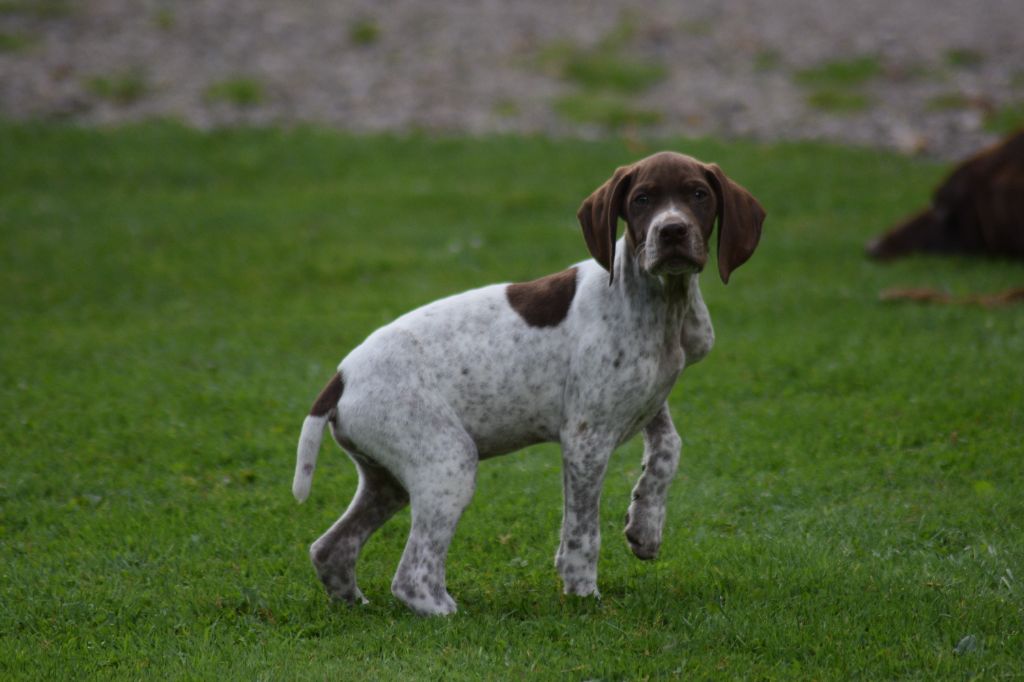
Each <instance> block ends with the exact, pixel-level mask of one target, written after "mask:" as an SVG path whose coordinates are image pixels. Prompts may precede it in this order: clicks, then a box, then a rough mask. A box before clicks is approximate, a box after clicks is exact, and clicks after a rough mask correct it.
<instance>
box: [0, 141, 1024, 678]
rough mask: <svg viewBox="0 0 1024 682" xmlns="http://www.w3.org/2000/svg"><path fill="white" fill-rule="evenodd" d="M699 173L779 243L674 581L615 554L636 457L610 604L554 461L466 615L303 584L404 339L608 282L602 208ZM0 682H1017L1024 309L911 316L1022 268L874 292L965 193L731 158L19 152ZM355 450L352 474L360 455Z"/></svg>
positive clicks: (486, 516) (510, 482) (477, 537)
mask: <svg viewBox="0 0 1024 682" xmlns="http://www.w3.org/2000/svg"><path fill="white" fill-rule="evenodd" d="M662 146H667V147H673V148H677V149H680V150H682V151H687V152H689V153H691V154H693V155H695V156H698V157H700V158H702V159H705V160H714V161H717V162H718V163H720V164H721V165H722V167H723V168H724V169H726V171H727V172H729V173H730V175H732V176H733V177H734V178H735V179H737V180H738V181H739V182H741V183H742V184H744V185H745V186H746V187H747V188H748V189H750V190H751V191H752V192H753V193H754V194H755V195H756V196H757V197H758V198H759V199H760V200H761V202H762V203H763V205H764V206H765V207H766V209H767V210H768V216H769V217H768V221H767V223H766V226H765V234H764V238H763V240H762V246H761V248H760V249H759V250H758V252H757V253H756V254H755V255H754V257H753V259H752V260H751V262H750V263H748V264H747V265H745V266H744V267H742V268H741V269H740V270H738V271H737V272H736V273H735V274H734V277H733V280H732V282H731V283H730V284H729V286H728V287H724V286H722V285H721V283H720V282H718V280H717V276H716V273H714V272H712V271H709V272H708V273H707V274H706V275H705V277H704V278H703V280H704V281H703V289H704V295H705V299H706V300H707V302H708V306H709V308H710V310H711V313H712V316H713V318H714V322H715V328H716V332H717V337H718V341H717V346H716V347H715V350H714V352H713V353H712V354H711V355H710V356H709V357H708V359H706V360H705V361H704V362H702V363H701V364H699V365H697V366H695V367H693V368H691V369H690V370H689V371H687V372H686V373H685V374H684V375H683V377H682V379H681V381H680V382H679V384H678V385H677V387H676V390H675V391H674V392H673V394H672V398H671V402H672V407H673V412H674V415H675V418H676V423H677V425H678V427H679V429H680V432H681V434H682V436H683V441H684V446H683V457H682V463H681V466H680V475H679V477H678V478H677V479H676V482H675V484H674V486H673V488H672V494H671V498H670V508H669V517H668V522H667V529H666V537H665V543H664V546H663V548H662V553H661V556H660V557H659V559H658V560H657V561H656V562H653V563H643V562H639V561H637V560H636V559H634V558H633V557H632V555H631V554H630V552H629V550H628V548H627V546H626V543H625V541H624V539H623V538H622V535H621V529H622V519H623V516H624V513H625V510H626V507H627V504H628V499H629V491H630V488H631V486H632V484H633V482H634V481H635V479H636V477H637V475H638V474H639V462H640V449H641V447H640V443H639V440H638V439H637V440H635V441H634V442H631V443H629V444H627V445H626V446H624V447H622V448H621V449H620V450H619V451H618V452H617V453H616V455H615V456H614V457H613V458H612V463H611V466H610V469H609V473H608V477H607V481H606V485H605V489H604V491H605V493H604V496H603V500H602V507H603V517H602V519H603V523H602V526H603V531H604V548H603V551H602V556H601V563H600V569H599V570H600V574H599V581H600V585H601V589H602V593H603V599H602V600H601V601H600V602H599V603H597V602H594V601H592V600H579V599H575V598H566V597H563V596H562V595H561V587H560V584H559V581H558V577H557V574H556V572H555V570H554V567H553V565H552V559H553V555H554V551H555V548H556V545H557V539H558V524H559V520H560V515H561V475H560V461H559V455H558V449H557V447H555V446H544V447H535V448H530V449H529V450H528V451H526V452H523V453H518V454H515V455H510V456H508V457H504V458H499V459H495V460H491V461H488V462H486V463H485V464H484V465H482V467H481V469H480V473H479V482H478V491H477V496H476V500H475V502H474V503H473V505H471V506H470V508H469V509H468V511H467V512H466V514H465V516H464V517H463V520H462V522H461V525H460V527H459V533H458V534H457V535H456V538H455V541H454V543H453V545H452V548H451V553H450V556H449V564H448V576H449V589H450V591H451V593H452V595H453V596H454V597H455V599H456V600H457V601H458V602H459V606H460V611H459V613H458V614H457V615H456V616H454V617H452V618H449V619H423V618H418V617H416V616H414V615H412V614H411V613H409V612H408V611H406V609H405V608H404V607H403V606H402V605H401V604H399V603H398V602H397V600H395V599H393V598H392V596H391V594H390V592H389V586H390V582H391V578H392V573H393V571H394V568H395V566H396V564H397V562H398V558H399V556H400V554H401V551H402V545H403V542H404V537H405V533H406V531H407V529H408V513H407V512H405V513H403V514H401V515H399V516H398V517H396V519H395V520H393V521H392V522H391V523H390V524H388V525H387V526H385V528H384V529H383V530H382V531H381V532H380V533H378V534H377V535H376V536H374V538H373V539H372V540H371V541H370V543H369V545H368V546H367V548H366V551H365V553H364V557H363V560H362V562H361V564H360V584H361V587H362V589H363V591H364V592H365V593H366V595H367V596H368V597H369V599H370V600H371V604H370V605H369V606H367V607H365V608H359V609H350V608H348V607H346V606H343V605H339V604H331V603H329V602H328V601H327V599H326V597H325V594H324V592H323V591H322V589H321V586H320V584H319V583H318V581H317V579H316V576H315V574H314V572H313V569H312V567H311V566H310V564H309V561H308V559H307V556H306V548H307V546H308V544H309V543H310V542H311V541H312V540H314V539H315V538H316V537H317V536H318V535H319V534H320V533H321V532H322V531H323V530H324V529H325V528H326V527H327V526H328V525H329V524H330V523H331V522H332V521H333V520H334V519H335V518H336V516H337V515H338V514H339V513H340V512H341V511H342V510H343V509H344V507H345V505H347V503H348V501H349V499H350V497H351V495H352V492H353V490H354V486H355V480H356V479H355V474H354V470H353V467H352V466H351V464H350V463H349V462H348V460H347V458H345V457H344V456H343V455H341V454H340V451H338V450H337V448H335V447H334V446H333V445H331V444H330V443H328V444H325V451H324V452H323V453H322V454H321V460H320V468H319V471H318V474H317V479H316V482H315V484H314V487H313V493H312V496H311V498H310V500H309V501H308V502H307V503H306V504H304V505H302V506H297V505H296V504H295V502H294V500H293V499H292V497H291V493H290V484H291V476H292V467H293V462H294V451H295V443H296V439H297V437H298V429H299V426H300V424H301V422H302V418H303V416H304V415H305V413H306V411H307V410H308V408H309V406H310V404H311V402H312V400H313V398H314V397H315V395H316V393H317V392H318V391H319V389H320V388H321V386H322V385H323V383H324V381H325V380H326V378H327V377H328V375H329V373H330V371H331V370H332V369H333V367H334V366H335V365H336V364H337V362H338V361H339V360H340V358H341V357H342V356H343V355H344V354H345V353H346V352H348V350H350V349H351V348H353V347H354V346H355V345H356V344H357V343H359V342H360V341H361V340H362V339H363V338H364V337H365V336H366V335H367V334H368V333H369V332H371V331H372V330H373V329H375V328H376V327H378V326H379V325H381V324H383V323H385V322H387V321H389V320H390V319H392V318H393V317H395V316H396V315H398V314H399V313H401V312H403V311H406V310H408V309H410V308H412V307H415V306H417V305H419V304H421V303H424V302H427V301H430V300H432V299H434V298H437V297H439V296H442V295H445V294H449V293H453V292H456V291H460V290H463V289H466V288H469V287H473V286H477V285H481V284H485V283H490V282H496V281H507V280H523V279H530V278H533V277H536V276H539V275H542V274H546V273H549V272H554V271H556V270H559V269H561V268H563V267H564V266H566V265H567V264H569V263H572V262H575V261H577V260H581V259H582V258H583V257H584V256H585V255H586V250H585V247H584V245H583V242H582V239H581V237H580V234H579V229H578V227H577V225H576V222H575V212H576V208H577V206H578V205H579V202H580V201H581V200H582V199H583V197H584V196H586V195H587V194H588V193H589V192H590V191H591V190H592V189H593V188H594V187H596V186H597V185H598V184H599V183H600V182H602V181H603V180H604V179H605V178H606V177H607V176H608V175H610V173H611V171H612V170H613V169H614V167H615V166H616V165H618V164H621V163H624V162H627V161H631V160H633V159H635V158H638V157H639V156H641V155H643V154H645V153H647V152H648V151H653V150H654V149H655V148H658V147H662ZM0 150H2V152H0V159H2V160H0V237H2V242H0V243H2V249H0V329H2V343H0V452H2V459H0V604H2V605H3V606H2V608H0V678H3V679H11V678H29V679H48V680H49V679H72V678H98V679H118V678H134V679H138V678H146V679H165V678H181V677H184V678H190V679H204V680H206V679H242V680H252V679H298V680H302V679H318V680H319V679H446V680H447V679H472V680H476V679H502V678H522V677H533V676H536V677H538V678H541V679H564V678H567V679H644V678H652V679H653V678H665V677H674V676H679V677H681V678H685V679H701V678H711V679H743V680H747V679H760V678H763V679H794V678H795V679H849V678H869V679H893V678H900V677H910V678H945V679H962V678H972V677H980V678H987V679H991V678H999V677H1013V676H1015V675H1021V674H1022V673H1021V671H1022V670H1024V634H1022V631H1024V582H1022V581H1024V444H1022V436H1024V370H1022V367H1024V308H1022V307H1020V306H1018V307H1010V308H1001V309H992V310H986V309H981V308H976V307H959V306H945V307H942V306H917V305H913V304H893V303H881V302H879V300H878V293H879V291H880V290H882V289H884V288H887V287H893V286H931V287H937V288H941V289H947V290H949V291H951V292H953V293H956V294H962V293H969V292H992V291H997V290H1000V289H1003V288H1006V287H1010V286H1016V285H1020V284H1022V283H1024V268H1022V267H1021V266H1020V265H1014V264H1010V263H1001V262H988V261H973V260H967V259H956V258H952V259H938V258H917V259H911V260H908V261H904V262H900V263H898V264H894V265H890V266H880V265H876V264H873V263H870V262H867V261H865V259H864V258H863V257H862V256H861V247H862V244H863V242H864V241H865V239H866V238H867V237H869V236H870V235H873V234H875V233H877V232H878V231H880V230H881V229H883V228H884V227H886V226H887V225H889V224H890V223H892V222H893V221H894V220H896V219H897V218H899V217H901V216H902V215H904V214H905V213H907V212H909V211H910V210H912V209H915V208H917V207H918V206H919V205H921V204H923V203H924V202H925V201H926V200H927V197H928V194H929V188H930V187H931V186H932V185H933V184H934V183H935V182H936V181H937V180H938V179H939V178H941V177H942V175H943V172H944V169H943V168H942V167H940V166H937V165H934V164H929V163H925V162H921V161H912V160H907V159H904V158H900V157H896V156H891V155H886V154H880V153H875V152H870V151H864V150H850V149H842V148H834V147H827V146H817V145H779V146H760V145H753V144H742V143H735V144H728V145H726V144H721V143H717V142H713V141H688V142H666V143H659V144H657V145H655V146H653V147H651V148H650V149H641V150H638V149H636V148H635V147H629V146H627V145H626V144H625V143H622V142H619V141H606V142H573V141H550V140H545V139H522V138H485V139H430V138H426V137H416V136H414V137H410V138H404V139H397V138H387V137H371V138H356V137H348V136H342V135H337V134H333V133H327V132H316V131H310V130H297V131H293V132H284V131H273V130H269V131H233V132H220V133H213V134H203V133H196V132H189V131H187V130H184V129H181V128H178V127H175V126H171V125H147V126H142V127H134V128H127V129H120V130H112V131H103V132H99V131H89V130H77V129H72V128H63V127H56V128H54V127H37V126H11V125H4V126H0ZM328 448H329V450H330V451H328Z"/></svg>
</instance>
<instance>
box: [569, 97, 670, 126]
mask: <svg viewBox="0 0 1024 682" xmlns="http://www.w3.org/2000/svg"><path fill="white" fill-rule="evenodd" d="M554 106H555V109H556V110H557V111H558V113H559V114H560V115H561V116H562V117H564V118H565V119H566V120H568V121H573V122H575V123H594V124H597V125H600V126H602V127H604V128H607V129H610V130H618V129H621V128H628V127H636V126H647V125H653V124H655V123H658V122H660V121H661V120H662V118H663V116H662V114H661V112H660V111H654V110H652V109H642V108H640V107H636V106H633V105H632V104H631V103H630V102H629V100H628V99H623V98H621V97H619V96H617V95H610V94H607V93H595V92H580V93H574V94H571V95H563V96H561V97H559V98H557V99H556V100H555V103H554Z"/></svg>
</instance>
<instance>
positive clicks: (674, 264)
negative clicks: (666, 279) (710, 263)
mask: <svg viewBox="0 0 1024 682" xmlns="http://www.w3.org/2000/svg"><path fill="white" fill-rule="evenodd" d="M648 269H649V270H650V272H651V273H652V274H655V275H693V274H696V273H699V272H701V271H702V270H704V263H703V262H701V261H699V260H697V259H696V258H694V257H693V256H691V255H690V254H688V253H682V252H678V251H677V252H674V253H668V254H665V255H664V256H661V257H660V258H658V259H657V260H656V261H655V262H654V263H652V264H651V267H650V268H648Z"/></svg>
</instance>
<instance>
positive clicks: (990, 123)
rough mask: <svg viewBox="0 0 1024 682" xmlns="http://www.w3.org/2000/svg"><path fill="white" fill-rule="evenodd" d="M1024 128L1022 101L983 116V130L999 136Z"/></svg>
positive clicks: (1023, 104) (1023, 102) (1006, 105)
mask: <svg viewBox="0 0 1024 682" xmlns="http://www.w3.org/2000/svg"><path fill="white" fill-rule="evenodd" d="M1022 127H1024V100H1021V101H1018V102H1011V103H1009V104H1005V105H1003V106H1001V107H999V108H997V109H995V110H994V111H992V112H990V113H989V114H988V115H987V116H985V130H988V131H990V132H993V133H999V134H1000V135H1009V134H1010V133H1012V132H1014V131H1016V130H1019V129H1020V128H1022Z"/></svg>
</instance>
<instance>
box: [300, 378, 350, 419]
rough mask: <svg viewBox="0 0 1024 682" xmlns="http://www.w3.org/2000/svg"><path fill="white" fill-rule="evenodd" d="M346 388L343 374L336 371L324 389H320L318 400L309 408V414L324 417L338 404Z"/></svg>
mask: <svg viewBox="0 0 1024 682" xmlns="http://www.w3.org/2000/svg"><path fill="white" fill-rule="evenodd" d="M343 390H345V384H344V382H342V380H341V375H340V374H338V373H337V372H335V374H334V376H332V377H331V380H330V381H328V382H327V385H326V386H324V388H323V390H322V391H320V395H318V396H317V397H316V402H314V403H313V407H311V408H310V409H309V415H310V416H311V417H322V416H324V415H325V414H327V413H328V412H330V411H331V410H333V409H334V408H335V407H337V405H338V400H339V399H340V398H341V392H342V391H343Z"/></svg>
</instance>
